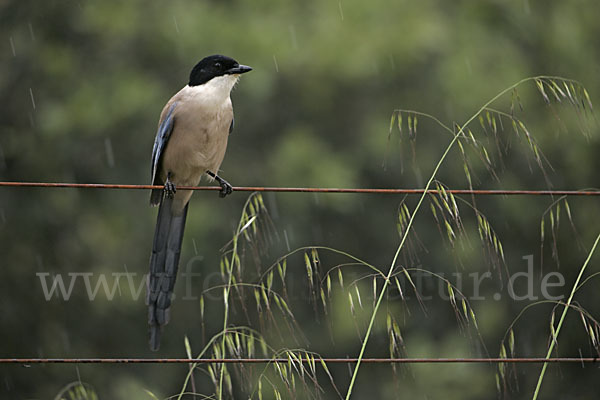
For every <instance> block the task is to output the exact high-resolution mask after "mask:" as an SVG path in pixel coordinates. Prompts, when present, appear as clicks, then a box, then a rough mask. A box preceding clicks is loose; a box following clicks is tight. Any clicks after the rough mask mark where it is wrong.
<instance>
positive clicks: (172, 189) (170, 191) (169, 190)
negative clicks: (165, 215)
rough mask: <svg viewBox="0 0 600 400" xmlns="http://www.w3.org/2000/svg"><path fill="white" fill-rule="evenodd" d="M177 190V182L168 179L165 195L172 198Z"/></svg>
mask: <svg viewBox="0 0 600 400" xmlns="http://www.w3.org/2000/svg"><path fill="white" fill-rule="evenodd" d="M176 192H177V188H176V187H175V184H174V183H173V182H171V181H170V180H168V179H167V182H166V183H165V195H166V196H167V198H169V199H172V198H173V196H175V193H176Z"/></svg>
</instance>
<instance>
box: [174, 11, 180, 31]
mask: <svg viewBox="0 0 600 400" xmlns="http://www.w3.org/2000/svg"><path fill="white" fill-rule="evenodd" d="M173 22H174V23H175V31H176V32H177V34H178V35H179V24H177V18H176V17H175V16H174V15H173Z"/></svg>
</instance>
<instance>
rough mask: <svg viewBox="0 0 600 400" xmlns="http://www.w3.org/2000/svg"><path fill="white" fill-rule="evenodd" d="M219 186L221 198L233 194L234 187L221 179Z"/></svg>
mask: <svg viewBox="0 0 600 400" xmlns="http://www.w3.org/2000/svg"><path fill="white" fill-rule="evenodd" d="M219 185H221V190H220V191H219V197H221V198H223V197H225V196H227V195H228V194H231V193H232V192H233V187H232V186H231V185H230V184H229V182H227V181H226V180H224V179H221V181H220V182H219Z"/></svg>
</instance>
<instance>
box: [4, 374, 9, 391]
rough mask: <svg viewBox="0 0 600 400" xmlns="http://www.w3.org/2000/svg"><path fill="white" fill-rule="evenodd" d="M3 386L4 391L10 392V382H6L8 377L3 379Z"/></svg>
mask: <svg viewBox="0 0 600 400" xmlns="http://www.w3.org/2000/svg"><path fill="white" fill-rule="evenodd" d="M4 385H5V386H6V391H7V392H10V381H9V380H8V376H5V377H4Z"/></svg>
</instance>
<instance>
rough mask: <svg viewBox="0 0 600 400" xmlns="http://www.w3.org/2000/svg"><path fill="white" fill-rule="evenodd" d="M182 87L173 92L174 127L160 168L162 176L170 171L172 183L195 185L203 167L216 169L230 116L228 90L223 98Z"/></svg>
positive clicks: (214, 170) (227, 131)
mask: <svg viewBox="0 0 600 400" xmlns="http://www.w3.org/2000/svg"><path fill="white" fill-rule="evenodd" d="M186 88H187V89H188V90H186ZM186 88H184V89H183V90H182V91H180V92H179V93H178V94H177V95H176V97H179V98H178V99H177V101H178V104H177V106H176V109H175V124H174V129H173V132H172V133H171V137H170V138H169V142H168V144H167V147H166V149H165V153H164V156H163V160H162V168H161V175H163V174H164V177H165V178H166V174H167V172H171V173H172V180H173V182H174V183H175V184H176V185H177V184H179V185H196V184H198V182H199V181H200V178H201V177H202V176H203V175H204V174H205V172H206V171H207V170H210V171H212V172H214V173H217V172H218V170H219V167H220V165H221V162H222V161H223V157H224V156H225V150H226V149H227V139H228V137H229V127H230V125H231V121H232V119H233V108H232V105H231V99H230V97H229V94H228V93H227V96H225V97H224V98H223V97H222V96H215V94H214V93H206V91H204V92H203V91H201V90H192V89H194V88H189V87H186Z"/></svg>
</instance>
